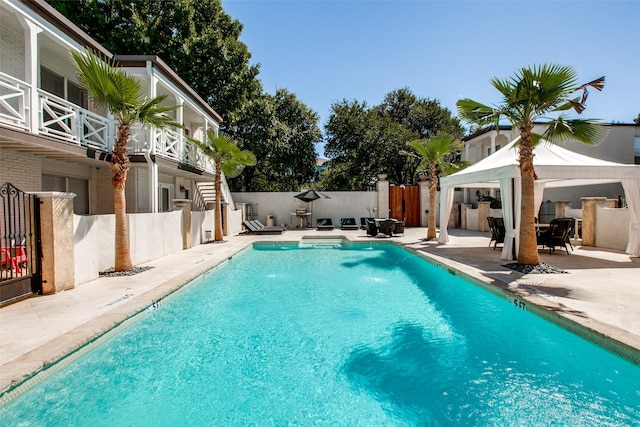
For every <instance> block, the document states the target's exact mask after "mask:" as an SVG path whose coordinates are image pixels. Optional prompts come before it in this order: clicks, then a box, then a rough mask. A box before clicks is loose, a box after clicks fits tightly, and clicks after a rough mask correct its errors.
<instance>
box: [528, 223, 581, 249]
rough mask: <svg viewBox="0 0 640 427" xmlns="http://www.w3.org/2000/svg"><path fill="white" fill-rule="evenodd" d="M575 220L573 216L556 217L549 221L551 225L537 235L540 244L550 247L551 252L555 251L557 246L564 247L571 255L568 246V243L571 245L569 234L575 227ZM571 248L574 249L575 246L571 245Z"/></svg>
mask: <svg viewBox="0 0 640 427" xmlns="http://www.w3.org/2000/svg"><path fill="white" fill-rule="evenodd" d="M573 224H574V220H573V218H554V219H552V220H551V222H550V223H549V227H548V228H545V229H544V230H541V231H540V232H539V233H538V235H537V241H538V245H542V247H543V248H544V247H545V246H546V247H548V248H549V254H551V253H553V252H555V250H556V246H561V247H564V250H565V251H567V255H569V248H568V247H567V243H569V245H571V242H569V235H570V233H571V230H572V228H573ZM571 249H572V250H573V246H572V245H571Z"/></svg>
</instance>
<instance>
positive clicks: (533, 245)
mask: <svg viewBox="0 0 640 427" xmlns="http://www.w3.org/2000/svg"><path fill="white" fill-rule="evenodd" d="M532 128H533V124H527V125H523V127H521V128H520V137H521V139H522V142H521V144H520V151H519V157H520V158H519V162H520V178H521V180H522V181H521V191H522V196H521V197H522V200H521V203H520V235H519V238H520V244H519V248H518V264H527V265H536V264H539V263H540V260H539V258H538V242H537V239H536V225H535V220H534V218H535V212H534V210H535V207H534V204H535V202H534V185H533V184H534V181H535V170H534V168H533V144H532V141H531V129H532Z"/></svg>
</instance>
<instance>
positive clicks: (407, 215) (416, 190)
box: [389, 185, 420, 227]
mask: <svg viewBox="0 0 640 427" xmlns="http://www.w3.org/2000/svg"><path fill="white" fill-rule="evenodd" d="M389 207H390V208H391V213H390V216H391V218H396V219H399V220H402V219H403V218H404V219H405V225H406V226H407V227H419V226H420V187H418V186H417V185H393V186H391V187H389Z"/></svg>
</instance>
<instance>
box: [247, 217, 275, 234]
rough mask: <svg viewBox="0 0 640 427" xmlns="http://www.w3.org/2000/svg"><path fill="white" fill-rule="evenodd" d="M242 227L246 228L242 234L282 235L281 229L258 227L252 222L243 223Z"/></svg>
mask: <svg viewBox="0 0 640 427" xmlns="http://www.w3.org/2000/svg"><path fill="white" fill-rule="evenodd" d="M243 224H244V226H245V227H246V228H247V229H246V230H245V231H244V234H282V232H283V231H284V229H283V228H282V227H260V226H259V225H257V224H256V223H255V222H253V221H246V220H245V221H243Z"/></svg>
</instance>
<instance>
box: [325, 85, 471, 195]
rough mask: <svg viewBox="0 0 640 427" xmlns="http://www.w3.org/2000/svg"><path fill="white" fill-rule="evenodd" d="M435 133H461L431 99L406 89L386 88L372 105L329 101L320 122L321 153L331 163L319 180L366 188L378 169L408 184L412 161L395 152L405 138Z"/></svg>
mask: <svg viewBox="0 0 640 427" xmlns="http://www.w3.org/2000/svg"><path fill="white" fill-rule="evenodd" d="M441 132H445V133H448V134H452V135H453V136H455V137H461V136H462V134H463V128H462V127H461V126H460V122H459V121H458V119H455V118H453V117H452V116H451V112H449V110H447V109H446V108H442V107H441V106H440V105H439V103H438V102H437V101H431V100H428V99H424V98H418V97H417V96H415V95H414V94H413V93H412V92H411V91H410V90H409V89H406V88H404V89H399V90H395V91H393V92H390V93H388V94H387V95H386V96H385V99H384V101H383V102H382V103H381V104H380V105H377V106H374V107H372V108H370V107H369V106H368V105H367V104H366V103H359V102H357V101H347V100H343V101H341V102H339V103H335V104H333V105H332V113H331V115H330V116H329V120H328V122H327V124H326V125H325V138H326V146H325V155H326V156H327V157H330V158H332V161H331V167H330V168H329V169H328V170H327V173H326V175H325V176H324V177H323V178H322V181H321V185H322V187H324V188H331V189H339V190H351V189H368V188H370V187H371V186H372V185H373V184H374V183H375V181H376V175H377V174H378V173H380V172H385V173H387V175H388V178H389V181H390V182H391V183H393V184H410V183H413V182H414V181H415V179H416V178H417V174H416V170H417V166H418V162H414V161H406V158H404V157H403V156H400V155H399V154H398V153H399V152H400V151H401V150H404V149H406V143H407V141H411V140H414V139H425V138H431V137H434V136H435V135H437V134H438V133H441Z"/></svg>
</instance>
